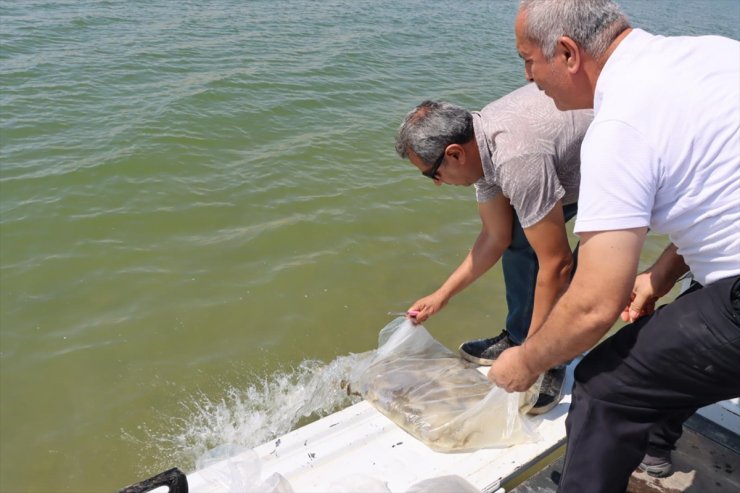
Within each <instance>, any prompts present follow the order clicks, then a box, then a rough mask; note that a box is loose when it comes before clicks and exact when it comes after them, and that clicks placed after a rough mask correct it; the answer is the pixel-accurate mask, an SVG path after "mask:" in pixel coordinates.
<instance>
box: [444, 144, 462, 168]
mask: <svg viewBox="0 0 740 493" xmlns="http://www.w3.org/2000/svg"><path fill="white" fill-rule="evenodd" d="M445 152H446V153H447V158H451V159H453V160H454V161H455V162H456V163H458V164H460V163H464V162H465V149H464V148H463V146H461V145H460V144H450V145H448V146H447V150H446V151H445Z"/></svg>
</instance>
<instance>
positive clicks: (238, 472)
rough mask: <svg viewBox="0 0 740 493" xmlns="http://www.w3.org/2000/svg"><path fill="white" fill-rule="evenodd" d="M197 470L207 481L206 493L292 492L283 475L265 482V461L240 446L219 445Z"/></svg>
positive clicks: (197, 466) (201, 458)
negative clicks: (263, 465) (263, 475)
mask: <svg viewBox="0 0 740 493" xmlns="http://www.w3.org/2000/svg"><path fill="white" fill-rule="evenodd" d="M196 469H197V470H199V471H201V474H202V475H203V477H204V478H205V479H206V480H207V481H208V486H207V487H205V488H204V489H202V490H201V491H203V492H204V493H244V492H250V493H293V488H292V486H291V485H290V483H289V482H288V480H287V479H285V478H284V477H283V476H282V475H280V474H278V473H274V474H272V475H271V476H270V477H268V478H267V479H265V480H262V462H261V461H260V459H259V457H258V456H257V453H256V452H255V451H253V450H251V449H246V448H244V447H240V446H238V445H231V444H227V445H220V446H218V447H216V448H213V449H211V450H209V451H208V452H206V453H205V454H203V455H202V456H201V457H200V458H199V459H198V461H197V464H196Z"/></svg>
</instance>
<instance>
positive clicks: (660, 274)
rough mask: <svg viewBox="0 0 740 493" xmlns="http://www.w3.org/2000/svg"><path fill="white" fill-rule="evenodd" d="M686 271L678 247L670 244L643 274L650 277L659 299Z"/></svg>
mask: <svg viewBox="0 0 740 493" xmlns="http://www.w3.org/2000/svg"><path fill="white" fill-rule="evenodd" d="M688 270H689V267H688V266H687V265H686V263H685V262H684V260H683V257H682V256H681V255H679V254H678V247H676V245H674V244H673V243H671V244H670V245H668V247H666V249H665V250H663V253H662V254H661V255H660V257H658V260H656V261H655V263H654V264H653V265H652V266H651V267H650V268H649V269H647V270H646V271H645V273H646V274H649V275H650V282H651V284H652V285H653V289H654V290H655V294H656V295H657V296H658V297H660V296H664V295H665V294H667V293H668V292H669V291H670V290H671V287H673V285H674V284H675V283H676V281H677V280H678V279H679V278H680V277H681V276H682V275H684V274H685V273H686V272H688Z"/></svg>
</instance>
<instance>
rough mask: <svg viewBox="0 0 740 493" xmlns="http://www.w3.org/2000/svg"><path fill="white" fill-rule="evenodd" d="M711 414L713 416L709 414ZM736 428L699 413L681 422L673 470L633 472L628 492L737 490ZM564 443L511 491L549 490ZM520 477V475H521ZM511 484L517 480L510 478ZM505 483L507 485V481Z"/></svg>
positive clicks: (739, 445)
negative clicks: (662, 473) (666, 472)
mask: <svg viewBox="0 0 740 493" xmlns="http://www.w3.org/2000/svg"><path fill="white" fill-rule="evenodd" d="M705 414H706V411H705ZM710 418H714V417H713V416H710ZM739 431H740V430H738V429H735V430H734V432H733V431H732V430H731V429H728V428H725V427H723V426H720V425H718V424H717V423H715V422H714V421H712V420H711V419H709V418H706V417H703V416H701V415H699V414H697V415H694V416H692V417H691V418H690V419H689V420H688V421H687V422H686V424H685V425H684V434H683V436H682V437H681V439H680V440H679V441H678V443H677V448H676V451H675V452H674V453H673V466H674V472H673V474H672V475H670V476H669V477H667V478H653V477H650V476H648V475H647V474H646V473H644V472H641V471H640V472H635V473H634V474H633V475H632V477H631V478H630V483H629V486H628V489H627V493H682V492H686V493H708V492H718V493H721V492H728V493H730V492H737V491H740V437H738V432H739ZM563 452H564V447H563V448H561V449H560V450H559V451H558V454H555V455H557V456H559V458H558V459H557V460H555V462H553V463H551V464H550V465H549V466H547V467H545V468H544V469H542V470H540V472H538V473H537V474H535V475H534V476H531V477H530V478H528V479H526V480H525V481H523V482H521V483H520V484H518V485H517V486H515V487H513V489H506V488H504V489H505V491H507V492H511V493H551V492H555V491H556V490H557V480H558V479H559V477H560V472H561V471H562V470H563ZM520 481H521V479H520ZM510 484H516V481H512V482H511V483H510ZM506 486H508V485H506Z"/></svg>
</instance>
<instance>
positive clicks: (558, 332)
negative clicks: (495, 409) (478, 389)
mask: <svg viewBox="0 0 740 493" xmlns="http://www.w3.org/2000/svg"><path fill="white" fill-rule="evenodd" d="M646 234H647V228H634V229H624V230H618V231H601V232H594V233H582V234H581V247H580V252H579V258H578V261H579V265H578V270H577V271H576V274H575V276H574V277H573V281H572V282H571V284H570V287H569V288H568V290H567V291H566V292H565V294H564V295H563V296H562V297H561V298H560V300H559V301H558V302H557V304H556V305H555V307H554V308H553V310H552V312H551V313H550V316H549V317H548V318H547V320H546V321H545V323H544V324H543V325H542V327H541V328H540V330H539V331H537V333H536V334H534V335H532V336H531V337H528V338H527V340H526V341H525V342H524V344H522V345H521V346H519V347H514V348H511V349H508V350H506V351H504V353H502V354H501V356H500V357H499V358H498V359H497V360H496V361H495V362H494V363H493V365H492V366H491V370H490V371H489V373H488V378H489V379H490V380H491V381H492V382H493V383H495V384H496V385H498V386H500V387H503V388H504V389H506V390H507V391H509V392H513V391H524V390H526V389H527V388H529V387H530V386H531V385H532V384H533V383H534V382H535V380H536V379H537V377H538V376H539V374H540V373H543V372H544V371H546V370H548V369H550V368H552V367H553V366H556V365H558V364H561V363H565V362H566V361H568V360H570V359H572V358H573V357H575V356H577V355H579V354H581V353H583V352H584V351H586V350H588V349H590V348H592V347H593V346H594V345H595V344H596V343H597V342H598V341H599V340H600V339H601V338H602V337H603V336H604V334H606V332H607V331H608V330H609V329H610V328H611V326H612V324H613V323H614V321H615V320H616V319H617V317H618V316H619V313H620V312H621V311H622V309H623V308H624V306H625V305H626V304H627V301H628V300H629V296H630V293H631V291H632V286H633V285H634V280H635V272H636V271H637V264H638V260H639V257H640V251H641V250H642V245H643V243H644V241H645V235H646Z"/></svg>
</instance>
